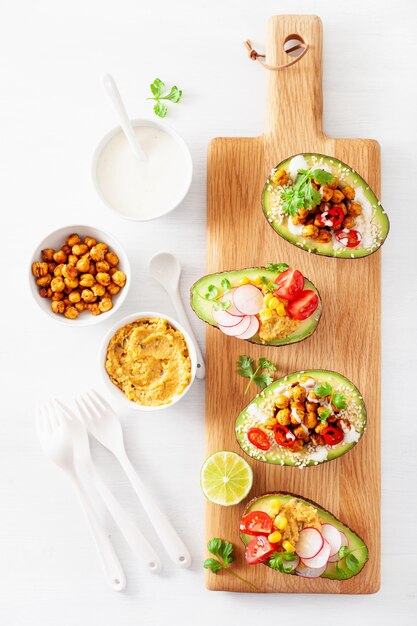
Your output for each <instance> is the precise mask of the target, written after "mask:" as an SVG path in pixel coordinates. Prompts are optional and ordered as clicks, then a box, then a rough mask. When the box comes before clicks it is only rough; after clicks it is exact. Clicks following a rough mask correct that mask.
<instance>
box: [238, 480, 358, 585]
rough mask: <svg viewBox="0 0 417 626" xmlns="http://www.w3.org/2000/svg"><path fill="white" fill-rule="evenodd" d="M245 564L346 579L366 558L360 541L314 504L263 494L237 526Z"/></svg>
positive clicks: (291, 496) (286, 495) (293, 497)
mask: <svg viewBox="0 0 417 626" xmlns="http://www.w3.org/2000/svg"><path fill="white" fill-rule="evenodd" d="M239 531H240V538H241V540H242V541H243V543H244V545H245V559H246V562H247V563H248V564H249V565H255V564H257V563H263V564H264V565H267V566H268V567H270V568H271V569H274V570H276V571H278V572H280V573H282V574H291V575H298V576H302V577H304V578H330V579H337V580H345V579H348V578H352V576H356V575H357V574H359V573H360V572H361V571H362V569H363V567H364V566H365V564H366V562H367V560H368V549H367V547H366V545H365V543H364V541H363V540H362V539H361V538H360V537H359V536H358V535H357V534H356V533H355V532H353V530H351V529H350V528H349V527H348V526H346V525H345V524H343V523H342V522H341V521H339V520H338V519H337V518H336V517H335V516H334V515H332V514H331V513H329V511H327V510H326V509H324V508H323V507H321V506H319V505H318V504H316V503H315V502H313V501H311V500H308V499H307V498H302V497H301V496H298V495H295V494H292V493H287V492H282V493H279V492H274V493H267V494H265V495H263V496H260V497H258V498H254V499H253V500H251V501H250V502H249V504H248V505H247V507H246V509H245V511H244V513H243V517H242V519H241V521H240V525H239Z"/></svg>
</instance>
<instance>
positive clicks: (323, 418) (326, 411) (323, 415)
mask: <svg viewBox="0 0 417 626" xmlns="http://www.w3.org/2000/svg"><path fill="white" fill-rule="evenodd" d="M330 413H331V411H330V409H329V408H328V407H327V408H325V409H324V411H321V412H320V414H318V413H317V417H318V419H319V420H320V421H321V422H325V421H326V420H327V418H328V417H329V415H330Z"/></svg>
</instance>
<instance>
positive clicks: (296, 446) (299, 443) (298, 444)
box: [291, 439, 304, 452]
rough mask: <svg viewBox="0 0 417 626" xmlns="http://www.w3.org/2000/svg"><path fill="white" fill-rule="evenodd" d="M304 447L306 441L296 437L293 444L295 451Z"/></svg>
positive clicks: (292, 448) (292, 447)
mask: <svg viewBox="0 0 417 626" xmlns="http://www.w3.org/2000/svg"><path fill="white" fill-rule="evenodd" d="M303 447H304V441H303V440H302V439H296V440H295V441H294V443H293V445H292V446H291V450H292V451H293V452H300V451H301V450H302V449H303Z"/></svg>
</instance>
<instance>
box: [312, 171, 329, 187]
mask: <svg viewBox="0 0 417 626" xmlns="http://www.w3.org/2000/svg"><path fill="white" fill-rule="evenodd" d="M311 175H312V178H313V180H314V181H315V182H316V183H318V184H319V185H325V184H326V183H332V182H333V181H334V176H333V174H331V173H330V172H327V171H326V170H321V169H316V170H313V171H312V172H311Z"/></svg>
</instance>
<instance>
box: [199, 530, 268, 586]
mask: <svg viewBox="0 0 417 626" xmlns="http://www.w3.org/2000/svg"><path fill="white" fill-rule="evenodd" d="M207 549H208V551H209V552H210V553H211V554H213V555H214V556H215V557H217V558H215V559H214V558H212V557H210V558H208V559H206V560H205V561H204V563H203V567H204V568H205V569H209V570H210V571H211V572H213V574H217V572H219V571H220V570H221V569H224V570H225V571H226V572H228V573H229V574H231V575H232V576H234V577H235V578H237V579H238V580H240V581H241V582H242V583H244V584H245V585H248V587H251V588H252V589H254V590H255V591H258V589H257V587H255V585H252V583H250V582H249V581H248V580H245V579H244V578H242V577H241V576H239V575H238V574H236V572H234V571H233V570H232V569H231V568H230V564H231V563H233V561H234V556H233V544H232V543H230V541H224V540H223V539H220V538H219V537H214V538H213V539H210V541H209V542H208V544H207Z"/></svg>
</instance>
